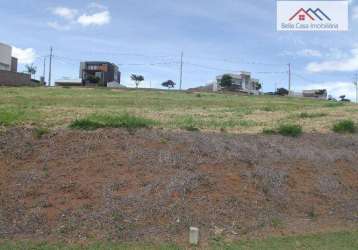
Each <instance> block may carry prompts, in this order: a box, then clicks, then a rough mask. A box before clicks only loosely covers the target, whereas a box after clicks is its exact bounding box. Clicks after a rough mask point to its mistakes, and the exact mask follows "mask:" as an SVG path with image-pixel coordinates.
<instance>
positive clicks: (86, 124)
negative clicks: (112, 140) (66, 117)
mask: <svg viewBox="0 0 358 250" xmlns="http://www.w3.org/2000/svg"><path fill="white" fill-rule="evenodd" d="M153 124H154V121H152V120H149V119H145V118H142V117H137V116H133V115H129V114H123V115H119V116H110V115H92V116H90V117H87V118H84V119H77V120H75V121H73V122H72V123H71V124H70V128H72V129H83V130H96V129H98V128H127V129H137V128H146V127H150V126H152V125H153Z"/></svg>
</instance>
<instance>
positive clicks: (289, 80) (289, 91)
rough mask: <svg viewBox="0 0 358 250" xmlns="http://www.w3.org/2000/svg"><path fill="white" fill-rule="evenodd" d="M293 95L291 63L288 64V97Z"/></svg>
mask: <svg viewBox="0 0 358 250" xmlns="http://www.w3.org/2000/svg"><path fill="white" fill-rule="evenodd" d="M290 93H291V63H289V64H288V95H290Z"/></svg>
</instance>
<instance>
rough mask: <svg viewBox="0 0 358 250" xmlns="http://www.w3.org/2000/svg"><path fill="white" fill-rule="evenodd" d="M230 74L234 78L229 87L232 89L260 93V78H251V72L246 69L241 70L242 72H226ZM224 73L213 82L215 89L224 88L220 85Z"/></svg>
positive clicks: (252, 93)
mask: <svg viewBox="0 0 358 250" xmlns="http://www.w3.org/2000/svg"><path fill="white" fill-rule="evenodd" d="M224 75H229V76H231V78H232V81H233V83H232V86H231V87H230V88H229V89H228V90H231V91H238V92H243V93H247V94H251V95H259V94H260V91H259V86H261V85H260V81H259V80H258V79H254V78H251V73H250V72H246V71H241V72H240V74H224ZM224 75H219V76H217V77H216V82H215V83H214V84H213V91H214V92H216V91H218V90H222V89H223V88H222V87H221V86H220V83H221V79H222V78H223V76H224Z"/></svg>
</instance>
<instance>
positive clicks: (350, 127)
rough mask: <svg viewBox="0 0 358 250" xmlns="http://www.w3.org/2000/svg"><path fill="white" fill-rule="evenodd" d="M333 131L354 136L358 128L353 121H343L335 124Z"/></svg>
mask: <svg viewBox="0 0 358 250" xmlns="http://www.w3.org/2000/svg"><path fill="white" fill-rule="evenodd" d="M332 130H333V131H334V132H336V133H348V134H354V133H355V132H356V131H357V126H356V124H355V123H354V122H353V121H352V120H343V121H339V122H337V123H336V124H334V125H333V128H332Z"/></svg>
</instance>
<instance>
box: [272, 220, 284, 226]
mask: <svg viewBox="0 0 358 250" xmlns="http://www.w3.org/2000/svg"><path fill="white" fill-rule="evenodd" d="M271 225H272V226H273V227H274V228H280V227H282V226H283V223H282V221H281V220H280V219H279V218H273V219H272V220H271Z"/></svg>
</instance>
